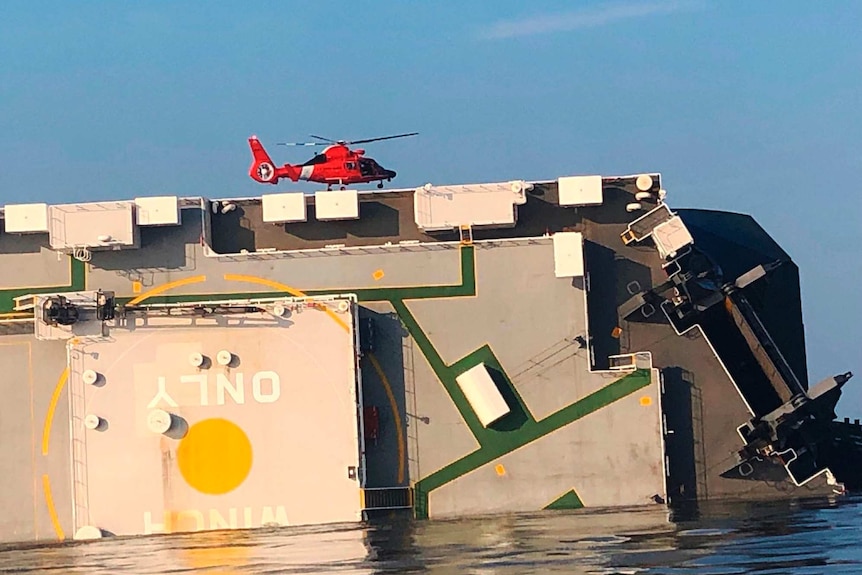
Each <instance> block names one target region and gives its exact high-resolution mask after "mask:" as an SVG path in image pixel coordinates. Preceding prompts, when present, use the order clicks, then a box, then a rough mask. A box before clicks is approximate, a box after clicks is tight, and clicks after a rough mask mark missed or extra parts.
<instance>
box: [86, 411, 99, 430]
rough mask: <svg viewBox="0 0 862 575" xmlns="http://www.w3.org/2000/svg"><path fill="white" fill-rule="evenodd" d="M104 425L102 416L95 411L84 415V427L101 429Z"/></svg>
mask: <svg viewBox="0 0 862 575" xmlns="http://www.w3.org/2000/svg"><path fill="white" fill-rule="evenodd" d="M101 426H102V418H101V417H99V416H98V415H96V414H94V413H90V414H88V415H87V416H86V417H84V427H86V428H87V429H99V427H101Z"/></svg>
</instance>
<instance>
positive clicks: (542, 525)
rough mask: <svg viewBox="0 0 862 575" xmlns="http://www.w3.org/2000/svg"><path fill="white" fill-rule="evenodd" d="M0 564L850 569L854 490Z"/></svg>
mask: <svg viewBox="0 0 862 575" xmlns="http://www.w3.org/2000/svg"><path fill="white" fill-rule="evenodd" d="M0 573H54V574H66V573H69V574H72V573H112V574H114V573H207V574H210V575H215V574H222V575H224V574H246V573H255V574H275V573H344V574H356V573H429V574H437V573H439V574H444V573H445V574H448V573H453V574H454V573H459V574H460V573H464V574H497V575H508V574H515V573H518V574H520V573H600V574H607V575H610V574H613V573H621V574H622V573H626V574H627V573H639V574H640V573H673V574H676V573H687V574H689V573H690V574H718V573H722V574H723V573H758V574H763V575H766V574H778V573H792V574H794V575H797V574H808V573H811V574H815V573H816V574H821V573H824V574H827V573H842V574H844V573H862V499H859V498H855V499H848V498H842V499H838V500H833V501H829V500H815V501H806V502H796V503H790V502H781V503H767V504H735V505H710V506H708V507H701V508H700V509H699V510H697V511H691V512H676V513H669V512H667V511H666V510H661V509H649V510H637V511H613V512H596V511H589V512H587V511H581V512H571V513H566V512H554V513H542V514H536V515H518V516H502V517H488V518H478V519H471V520H463V521H412V520H410V519H407V518H399V517H388V518H385V519H382V520H377V521H375V522H374V523H373V524H371V525H365V526H362V527H357V526H339V527H331V526H329V527H326V528H281V529H276V530H264V531H244V532H236V531H224V532H212V533H200V534H193V535H191V534H190V535H170V536H157V537H142V538H115V539H106V540H102V541H98V542H89V543H77V544H76V543H71V544H63V545H52V546H43V547H29V548H5V549H0Z"/></svg>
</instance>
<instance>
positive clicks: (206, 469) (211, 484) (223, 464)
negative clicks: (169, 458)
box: [177, 418, 252, 495]
mask: <svg viewBox="0 0 862 575" xmlns="http://www.w3.org/2000/svg"><path fill="white" fill-rule="evenodd" d="M177 463H178V464H179V467H180V473H182V475H183V478H184V479H185V480H186V483H188V484H189V485H190V486H192V487H193V488H195V489H197V490H198V491H200V492H201V493H207V494H209V495H222V494H224V493H228V492H229V491H233V490H234V489H236V488H237V487H239V486H240V485H242V482H243V481H245V478H246V477H248V474H249V472H250V471H251V464H252V449H251V442H250V441H249V439H248V436H247V435H246V434H245V432H244V431H243V430H242V429H240V427H239V426H238V425H237V424H235V423H233V422H232V421H228V420H227V419H221V418H212V419H204V420H202V421H199V422H197V423H195V424H194V425H192V426H191V427H190V428H189V432H188V434H187V435H186V436H185V437H184V438H183V439H182V440H181V441H180V445H179V447H177Z"/></svg>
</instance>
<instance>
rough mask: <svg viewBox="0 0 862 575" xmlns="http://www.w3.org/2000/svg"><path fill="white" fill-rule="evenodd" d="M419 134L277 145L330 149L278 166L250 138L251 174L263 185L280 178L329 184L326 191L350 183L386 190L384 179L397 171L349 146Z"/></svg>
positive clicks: (411, 134) (255, 141)
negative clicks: (305, 159) (298, 163)
mask: <svg viewBox="0 0 862 575" xmlns="http://www.w3.org/2000/svg"><path fill="white" fill-rule="evenodd" d="M418 133H419V132H411V133H409V134H397V135H394V136H384V137H382V138H368V139H365V140H353V141H350V142H348V141H345V140H330V139H329V138H323V137H321V136H315V135H314V134H312V135H311V137H312V138H315V139H317V140H321V141H319V142H287V143H278V144H276V145H278V146H327V148H326V149H324V150H323V152H321V153H319V154H315V155H314V157H313V158H311V159H310V160H308V161H307V162H305V163H304V164H302V165H293V164H284V165H283V166H281V167H280V168H279V167H276V165H275V164H274V163H273V161H272V160H271V159H270V157H269V154H267V153H266V150H264V149H263V145H262V144H261V143H260V140H258V139H257V136H252V137H251V138H249V139H248V144H249V146H251V153H252V155H253V156H254V161H253V162H252V164H251V168H250V169H249V172H248V175H249V176H251V177H252V179H253V180H255V181H258V182H260V183H262V184H276V183H278V180H279V179H280V178H289V179H290V180H292V181H294V182H296V181H299V180H307V181H309V182H319V183H321V184H326V185H327V189H332V186H333V185H335V184H338V185H339V186H341V189H342V190H343V189H344V188H345V186H347V185H350V184H364V183H367V182H379V183H378V184H377V187H378V188H382V187H383V180H386V181H391V180H392V178H394V177H395V172H393V171H392V170H387V169H386V168H384V167H382V166H381V165H380V164H378V163H377V162H375V161H374V160H373V159H371V158H367V157H365V150H360V149H356V150H351V149H350V148H348V147H347V146H349V145H352V144H365V143H368V142H377V141H380V140H392V139H394V138H406V137H407V136H415V135H417V134H418Z"/></svg>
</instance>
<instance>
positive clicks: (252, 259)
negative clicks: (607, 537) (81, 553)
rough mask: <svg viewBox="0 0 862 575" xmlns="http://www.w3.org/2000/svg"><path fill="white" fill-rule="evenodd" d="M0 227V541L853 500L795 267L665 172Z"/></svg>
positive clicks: (853, 460) (851, 437)
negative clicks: (399, 514) (684, 196)
mask: <svg viewBox="0 0 862 575" xmlns="http://www.w3.org/2000/svg"><path fill="white" fill-rule="evenodd" d="M0 221H1V222H2V228H0V264H2V266H3V269H4V270H6V272H5V273H3V274H2V275H0V314H2V315H0V334H2V335H0V366H2V373H3V382H4V383H3V389H4V394H5V395H4V407H3V416H2V418H0V428H2V438H3V440H2V458H0V461H2V464H0V465H2V470H0V472H2V476H3V477H4V489H3V491H2V493H0V498H2V505H3V509H4V510H5V513H4V514H3V517H2V519H0V539H2V540H4V541H33V540H56V539H64V538H94V537H101V536H105V535H110V534H114V535H136V534H149V533H163V532H178V531H196V530H208V529H224V528H254V527H261V526H269V525H299V524H319V523H328V522H343V521H361V520H363V519H364V518H367V517H368V516H369V515H371V514H374V513H377V512H380V511H388V510H393V509H409V510H412V512H413V513H414V514H415V516H416V517H419V518H436V517H457V516H468V515H475V514H487V513H498V512H519V511H535V510H540V509H572V508H580V507H588V508H589V507H596V508H598V507H611V506H639V505H644V506H648V505H674V504H678V503H684V502H691V501H702V500H709V499H722V498H737V499H738V498H746V499H763V498H771V497H788V496H806V495H814V494H823V493H829V494H834V493H843V492H844V491H845V490H854V489H860V488H862V471H860V469H862V461H861V460H862V457H860V453H862V427H860V424H859V420H855V421H853V422H851V421H849V420H844V421H838V420H836V415H835V410H834V408H835V405H836V403H837V401H838V399H839V396H840V395H841V390H842V387H843V386H844V385H845V384H847V382H848V380H850V378H851V375H852V374H851V373H850V372H840V373H839V374H838V375H833V376H829V377H822V376H823V375H824V374H820V377H819V378H818V381H819V383H817V384H815V385H809V381H808V373H807V371H808V370H807V365H806V360H805V342H804V335H803V327H802V314H801V305H800V294H799V275H798V270H797V268H796V266H795V264H794V263H793V262H792V260H791V258H790V257H789V256H788V255H787V254H786V253H785V252H784V251H783V250H782V249H781V248H780V247H779V246H778V245H777V244H776V243H775V242H774V241H773V240H772V239H771V238H770V237H769V235H768V234H767V233H766V232H765V231H764V230H763V229H762V228H761V227H760V226H758V225H757V223H756V222H755V221H754V220H753V219H752V218H751V217H749V216H747V215H742V214H735V213H725V212H717V211H707V210H691V209H679V210H674V209H672V208H671V207H670V205H669V203H668V202H667V194H666V191H665V189H664V187H663V185H662V180H661V177H660V175H659V174H637V175H633V176H623V177H601V176H569V177H561V178H558V179H555V180H549V181H536V182H526V181H510V182H495V183H483V184H468V185H434V184H426V185H425V186H422V187H419V188H416V189H401V190H387V191H379V192H378V191H375V192H364V191H360V192H358V191H356V190H337V191H323V190H321V191H318V192H316V193H314V194H304V193H302V192H287V193H272V194H267V195H263V196H261V197H252V198H232V199H221V198H219V199H208V198H204V197H175V196H158V197H140V198H135V199H133V200H128V201H116V202H94V203H81V204H65V205H46V204H9V205H6V206H5V207H4V208H3V210H2V220H0Z"/></svg>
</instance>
